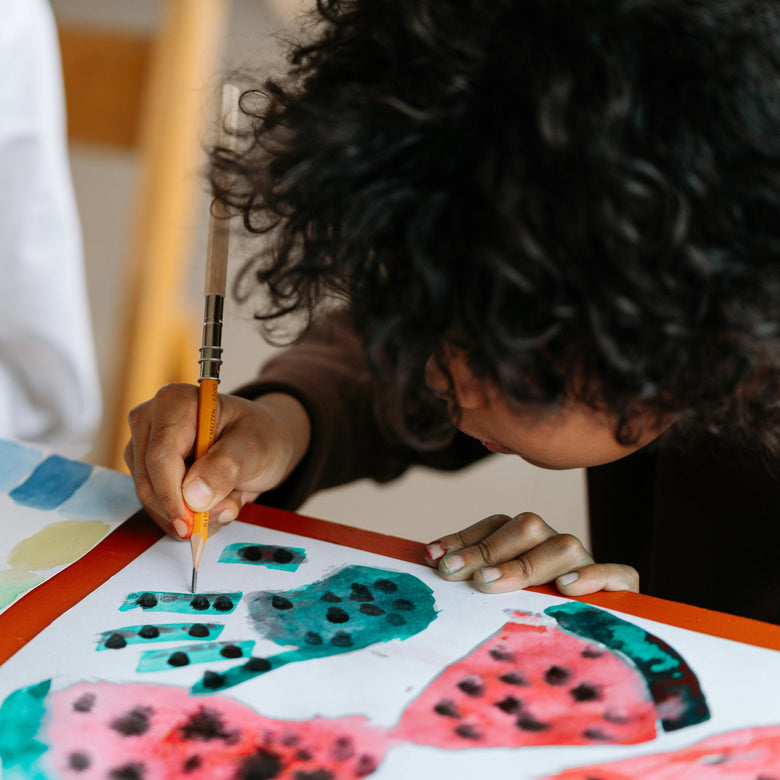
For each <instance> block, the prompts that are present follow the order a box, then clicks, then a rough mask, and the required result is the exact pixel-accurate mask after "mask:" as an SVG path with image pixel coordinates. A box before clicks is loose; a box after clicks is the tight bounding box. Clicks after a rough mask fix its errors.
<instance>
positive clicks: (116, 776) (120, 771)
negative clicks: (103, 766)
mask: <svg viewBox="0 0 780 780" xmlns="http://www.w3.org/2000/svg"><path fill="white" fill-rule="evenodd" d="M144 771H145V770H144V765H143V764H140V763H134V764H125V765H124V766H120V767H117V768H116V769H112V770H111V771H110V772H109V773H108V777H109V780H143V778H144Z"/></svg>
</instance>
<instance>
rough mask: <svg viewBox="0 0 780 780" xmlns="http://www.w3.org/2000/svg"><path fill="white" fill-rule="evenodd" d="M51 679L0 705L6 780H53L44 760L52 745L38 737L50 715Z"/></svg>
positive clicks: (0, 739)
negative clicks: (45, 716) (43, 723)
mask: <svg viewBox="0 0 780 780" xmlns="http://www.w3.org/2000/svg"><path fill="white" fill-rule="evenodd" d="M50 688H51V680H44V681H43V682H40V683H38V684H37V685H31V686H30V687H28V688H21V689H20V690H18V691H14V692H13V693H12V694H10V695H9V696H8V697H7V698H6V699H5V701H4V702H3V703H2V705H0V762H2V767H3V772H2V776H3V777H4V778H5V779H6V780H17V778H18V779H19V780H21V779H22V778H24V780H49V775H48V774H47V773H46V772H45V771H44V770H43V769H42V768H41V762H40V758H41V757H42V756H43V755H44V754H45V753H46V752H47V751H48V749H49V747H48V745H46V744H44V743H43V742H41V741H40V740H39V739H38V738H37V737H38V733H39V731H40V729H41V724H42V722H43V718H44V715H45V714H46V697H47V695H48V693H49V689H50Z"/></svg>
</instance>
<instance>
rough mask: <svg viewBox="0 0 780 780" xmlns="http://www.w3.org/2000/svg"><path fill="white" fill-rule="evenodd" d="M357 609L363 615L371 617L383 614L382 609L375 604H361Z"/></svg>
mask: <svg viewBox="0 0 780 780" xmlns="http://www.w3.org/2000/svg"><path fill="white" fill-rule="evenodd" d="M358 609H359V610H360V611H361V612H362V613H363V614H364V615H371V616H372V617H376V616H377V615H384V614H385V611H384V610H383V609H382V607H378V606H377V605H376V604H361V605H360V607H358Z"/></svg>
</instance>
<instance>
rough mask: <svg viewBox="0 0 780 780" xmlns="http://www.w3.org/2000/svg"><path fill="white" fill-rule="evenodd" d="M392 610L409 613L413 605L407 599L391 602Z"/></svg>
mask: <svg viewBox="0 0 780 780" xmlns="http://www.w3.org/2000/svg"><path fill="white" fill-rule="evenodd" d="M393 609H397V610H398V611H399V612H410V611H411V610H413V609H414V604H413V603H412V602H411V601H409V599H396V600H395V601H394V602H393Z"/></svg>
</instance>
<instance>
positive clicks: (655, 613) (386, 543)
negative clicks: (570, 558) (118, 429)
mask: <svg viewBox="0 0 780 780" xmlns="http://www.w3.org/2000/svg"><path fill="white" fill-rule="evenodd" d="M239 520H241V521H243V522H246V523H251V524H253V525H259V526H263V527H266V528H272V529H275V530H278V531H287V532H289V533H294V534H298V535H299V536H304V537H308V538H311V539H319V540H321V541H325V542H332V543H335V544H340V545H342V546H344V547H351V548H354V549H358V550H365V551H367V552H373V553H379V554H381V555H385V556H387V557H390V558H396V559H398V560H402V561H407V562H409V563H419V564H422V560H423V547H424V545H423V544H422V543H421V542H413V541H410V540H408V539H399V538H398V537H394V536H387V535H385V534H380V533H377V532H375V531H366V530H364V529H361V528H354V527H352V526H346V525H340V524H338V523H333V522H330V521H327V520H319V519H316V518H313V517H307V516H306V515H299V514H296V513H293V512H285V511H282V510H279V509H271V508H269V507H264V506H262V505H259V504H248V505H247V506H245V507H244V509H243V510H242V511H241V514H240V515H239ZM161 537H162V532H161V531H160V529H159V528H158V527H157V526H156V525H154V523H152V521H151V520H150V519H149V518H148V517H147V516H146V514H145V513H144V512H138V513H137V514H135V515H133V517H131V518H130V519H128V520H127V521H126V522H125V523H123V524H122V525H121V526H120V527H119V528H117V529H116V530H115V531H113V532H112V533H111V534H109V535H108V536H107V537H106V538H105V539H104V540H103V541H102V542H100V544H98V545H97V546H96V547H95V548H93V549H92V550H91V551H90V552H89V553H87V554H86V555H85V556H84V557H82V558H80V559H79V560H78V561H76V562H75V563H74V564H72V565H70V566H69V567H68V568H66V569H64V570H63V571H61V572H60V573H59V574H57V575H55V576H54V577H52V578H51V579H49V580H47V581H46V582H45V583H43V584H42V585H39V586H38V587H37V588H34V589H33V590H31V591H30V592H29V593H27V594H26V595H25V596H23V597H22V598H21V599H19V600H18V601H17V602H16V603H14V604H12V605H11V606H10V607H9V608H8V609H7V610H6V611H5V612H4V613H3V614H2V615H0V663H3V662H4V661H6V660H8V658H10V657H11V656H12V655H13V654H14V653H15V652H17V651H18V650H19V649H21V648H22V647H23V646H24V645H25V644H26V643H27V642H29V641H30V640H31V639H32V638H33V637H34V636H35V635H36V634H38V633H39V632H40V631H42V630H43V629H44V628H46V626H48V625H49V623H51V622H52V621H53V620H55V619H56V618H58V617H59V616H60V615H61V614H62V613H63V612H65V611H66V610H68V609H70V607H72V606H73V605H74V604H76V603H77V602H78V601H80V600H81V599H83V598H84V597H86V596H87V595H89V594H90V593H91V592H92V591H93V590H95V588H97V587H99V586H100V585H102V584H103V583H104V582H105V581H106V580H108V579H109V578H110V577H111V576H113V575H114V574H116V572H118V571H119V570H120V569H122V568H123V567H124V566H126V565H127V564H128V563H130V562H131V561H133V560H135V558H136V557H138V556H139V555H140V554H141V553H142V552H144V551H145V550H147V549H148V548H149V547H151V546H152V545H153V544H154V543H155V542H156V541H158V540H159V539H160V538H161ZM529 590H533V591H536V592H537V593H549V594H557V591H555V590H554V589H553V588H552V587H550V586H542V587H537V588H530V589H529ZM576 600H578V601H584V602H587V603H589V604H594V605H596V606H599V607H605V608H607V609H613V610H616V611H618V612H623V613H625V614H628V615H635V616H637V617H642V618H647V619H648V620H654V621H656V622H659V623H666V624H668V625H674V626H679V627H680V628H686V629H689V630H691V631H697V632H699V633H702V634H709V635H711V636H718V637H722V638H724V639H732V640H735V641H738V642H745V643H747V644H752V645H757V646H759V647H767V648H770V649H772V650H780V626H775V625H772V624H770V623H762V622H760V621H757V620H749V619H747V618H741V617H736V616H734V615H728V614H726V613H723V612H713V611H711V610H707V609H701V608H699V607H692V606H690V605H687V604H680V603H678V602H674V601H667V600H665V599H658V598H654V597H652V596H645V595H643V594H638V593H628V592H625V591H622V592H612V593H604V592H601V593H594V594H591V595H590V596H585V597H582V598H580V599H576Z"/></svg>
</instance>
